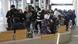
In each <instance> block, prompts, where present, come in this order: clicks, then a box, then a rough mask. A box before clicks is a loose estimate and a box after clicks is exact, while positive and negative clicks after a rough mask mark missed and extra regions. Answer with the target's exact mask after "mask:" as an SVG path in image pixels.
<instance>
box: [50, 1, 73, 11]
mask: <svg viewBox="0 0 78 44" xmlns="http://www.w3.org/2000/svg"><path fill="white" fill-rule="evenodd" d="M50 4H54V5H52V6H51V9H53V10H54V9H55V8H57V9H61V10H64V9H65V10H69V9H73V0H50ZM64 4H65V5H64Z"/></svg>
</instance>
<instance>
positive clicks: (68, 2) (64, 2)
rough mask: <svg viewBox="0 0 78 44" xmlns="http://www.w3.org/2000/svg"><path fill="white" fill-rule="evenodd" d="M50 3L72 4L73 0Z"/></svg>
mask: <svg viewBox="0 0 78 44" xmlns="http://www.w3.org/2000/svg"><path fill="white" fill-rule="evenodd" d="M50 2H51V3H56V4H72V3H73V0H50Z"/></svg>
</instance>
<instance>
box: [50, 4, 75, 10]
mask: <svg viewBox="0 0 78 44" xmlns="http://www.w3.org/2000/svg"><path fill="white" fill-rule="evenodd" d="M55 8H58V9H61V10H64V9H65V10H69V9H71V10H72V9H73V6H72V5H70V6H69V5H68V6H67V5H64V6H59V5H58V6H57V5H54V6H52V8H51V9H52V10H54V9H55Z"/></svg>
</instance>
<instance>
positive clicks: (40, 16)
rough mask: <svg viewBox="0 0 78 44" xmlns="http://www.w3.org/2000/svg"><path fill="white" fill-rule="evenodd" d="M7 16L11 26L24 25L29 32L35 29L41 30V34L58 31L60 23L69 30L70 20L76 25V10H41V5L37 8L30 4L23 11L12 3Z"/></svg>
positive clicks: (36, 30) (35, 30)
mask: <svg viewBox="0 0 78 44" xmlns="http://www.w3.org/2000/svg"><path fill="white" fill-rule="evenodd" d="M6 18H7V23H8V27H10V28H14V29H16V28H17V27H22V26H23V27H25V28H27V31H28V32H30V31H31V30H34V32H36V33H38V32H39V31H40V33H41V34H54V33H56V32H57V27H58V25H66V31H68V27H69V22H70V20H71V21H72V25H76V24H75V18H76V15H75V11H74V10H68V11H66V10H59V9H55V10H54V11H53V10H41V9H40V8H39V7H36V9H35V8H34V7H32V6H29V7H28V8H25V11H24V12H23V11H22V10H21V9H16V8H15V6H14V5H11V10H9V11H8V12H7V14H6ZM31 27H32V28H31Z"/></svg>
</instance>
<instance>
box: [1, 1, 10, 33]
mask: <svg viewBox="0 0 78 44" xmlns="http://www.w3.org/2000/svg"><path fill="white" fill-rule="evenodd" d="M1 2H2V5H1V7H2V14H1V15H3V16H2V17H0V19H1V21H0V32H4V31H7V29H6V26H7V19H6V13H7V11H8V9H9V5H8V4H9V0H1Z"/></svg>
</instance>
